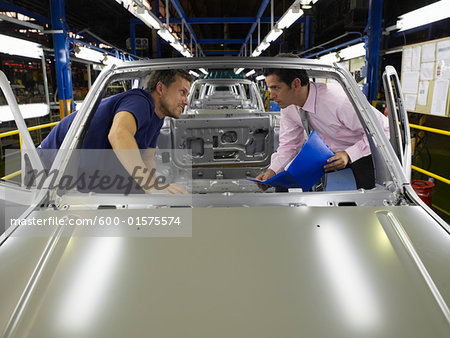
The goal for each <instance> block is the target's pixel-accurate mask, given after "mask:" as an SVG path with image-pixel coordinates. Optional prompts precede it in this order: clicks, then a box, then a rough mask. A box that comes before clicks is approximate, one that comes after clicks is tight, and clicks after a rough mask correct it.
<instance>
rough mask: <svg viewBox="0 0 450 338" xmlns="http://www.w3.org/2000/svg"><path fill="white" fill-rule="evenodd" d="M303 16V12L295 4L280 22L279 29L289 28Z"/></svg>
mask: <svg viewBox="0 0 450 338" xmlns="http://www.w3.org/2000/svg"><path fill="white" fill-rule="evenodd" d="M302 15H303V11H302V10H301V9H300V5H299V4H298V3H294V4H293V5H292V6H291V7H290V8H289V9H288V10H287V11H286V12H285V13H284V14H283V16H282V17H281V18H280V20H278V22H277V27H278V28H279V29H285V28H289V26H290V25H292V24H293V23H294V22H295V21H297V19H298V18H299V17H301V16H302Z"/></svg>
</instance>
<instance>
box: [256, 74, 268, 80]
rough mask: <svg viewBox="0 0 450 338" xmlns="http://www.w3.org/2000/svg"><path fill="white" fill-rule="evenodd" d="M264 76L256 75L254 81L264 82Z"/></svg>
mask: <svg viewBox="0 0 450 338" xmlns="http://www.w3.org/2000/svg"><path fill="white" fill-rule="evenodd" d="M265 78H266V77H265V76H264V75H262V74H261V75H258V76H257V77H256V81H262V80H265Z"/></svg>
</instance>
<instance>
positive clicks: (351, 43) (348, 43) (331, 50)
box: [300, 36, 366, 59]
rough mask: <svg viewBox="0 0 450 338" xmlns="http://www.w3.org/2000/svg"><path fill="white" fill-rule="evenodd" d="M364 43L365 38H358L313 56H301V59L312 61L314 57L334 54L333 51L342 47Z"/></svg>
mask: <svg viewBox="0 0 450 338" xmlns="http://www.w3.org/2000/svg"><path fill="white" fill-rule="evenodd" d="M364 41H366V37H364V36H363V37H360V38H357V39H354V40H351V41H348V42H344V43H341V44H340V45H337V46H334V47H331V48H328V49H324V50H321V51H320V52H317V53H314V54H310V55H307V56H303V57H304V58H305V59H312V58H315V57H316V56H319V55H322V54H327V53H330V52H334V51H335V50H338V49H341V48H343V47H346V46H350V45H354V44H356V43H358V42H364ZM300 54H301V53H300Z"/></svg>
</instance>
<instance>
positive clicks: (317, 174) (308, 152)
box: [247, 130, 334, 191]
mask: <svg viewBox="0 0 450 338" xmlns="http://www.w3.org/2000/svg"><path fill="white" fill-rule="evenodd" d="M332 156H334V153H333V152H332V151H331V149H330V148H328V146H327V145H326V143H325V142H324V141H323V140H322V139H321V138H320V136H319V134H317V132H316V131H315V130H313V131H312V133H311V135H309V138H308V140H307V141H306V143H305V144H304V145H303V147H302V149H301V150H300V152H299V153H298V154H297V156H296V157H295V158H294V160H293V161H292V162H291V164H290V166H289V167H288V168H287V170H285V171H282V172H281V173H279V174H277V175H275V176H274V177H272V178H269V179H268V180H265V181H260V180H257V179H254V178H247V179H248V180H250V181H253V182H258V183H263V184H267V185H270V186H273V187H277V188H282V189H289V188H302V189H303V191H309V189H311V188H312V187H313V185H314V184H316V183H317V182H318V181H319V180H320V179H321V178H322V176H323V175H324V174H325V171H324V169H323V166H324V165H325V164H327V160H328V159H329V158H330V157H332Z"/></svg>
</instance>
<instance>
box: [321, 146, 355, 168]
mask: <svg viewBox="0 0 450 338" xmlns="http://www.w3.org/2000/svg"><path fill="white" fill-rule="evenodd" d="M330 162H332V163H330ZM348 162H350V157H349V156H348V154H347V153H346V152H345V151H339V152H337V153H336V154H334V156H332V157H330V158H329V159H328V160H327V163H329V164H326V165H324V166H323V168H324V169H325V172H329V171H333V170H340V169H344V168H345V167H346V166H347V164H348Z"/></svg>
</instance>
